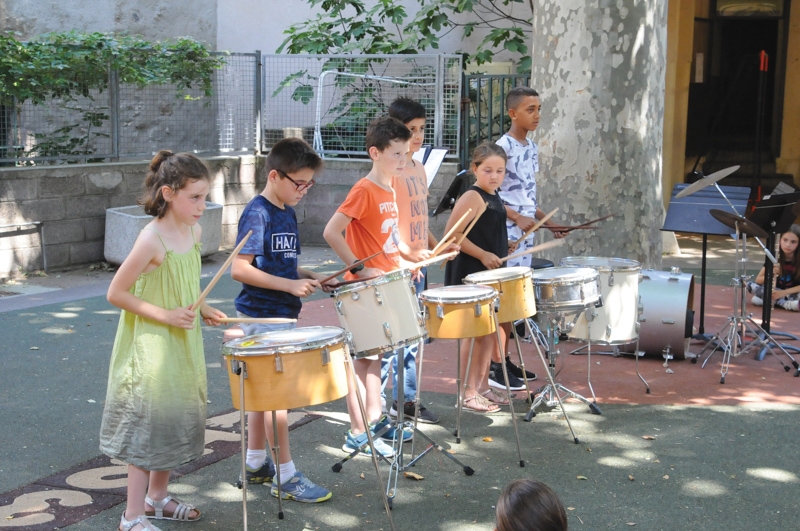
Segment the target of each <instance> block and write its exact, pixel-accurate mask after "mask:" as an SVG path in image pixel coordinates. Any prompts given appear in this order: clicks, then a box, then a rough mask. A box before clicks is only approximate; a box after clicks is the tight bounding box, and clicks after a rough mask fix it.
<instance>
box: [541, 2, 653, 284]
mask: <svg viewBox="0 0 800 531" xmlns="http://www.w3.org/2000/svg"><path fill="white" fill-rule="evenodd" d="M666 25H667V2H664V1H663V0H616V1H614V0H589V1H586V0H539V1H537V2H536V4H535V6H534V17H533V48H532V56H533V72H532V74H533V75H532V85H533V88H535V89H536V90H538V91H539V93H540V95H541V101H542V119H541V122H540V124H539V129H538V130H537V131H536V132H535V133H534V140H535V141H536V142H537V143H538V145H539V152H540V154H539V156H540V170H541V173H540V174H539V175H540V177H539V183H538V186H539V194H540V198H541V199H540V202H541V205H542V208H543V209H544V210H545V211H549V210H552V209H553V208H555V207H559V208H560V211H559V213H558V214H557V215H556V217H555V219H556V220H557V221H558V222H559V223H563V224H568V225H575V224H579V223H583V222H585V221H588V220H591V219H595V218H599V217H601V216H604V215H606V214H612V213H613V214H615V217H614V218H612V219H610V220H607V221H604V222H602V223H601V225H600V227H599V228H598V229H596V230H577V231H573V233H572V234H571V235H570V236H568V238H567V240H568V241H567V243H566V245H564V246H562V247H560V248H558V249H556V250H555V252H554V253H553V256H552V257H551V259H552V258H560V257H562V256H565V255H582V256H609V257H619V258H629V259H634V260H638V261H639V262H641V263H642V266H643V267H655V268H660V266H661V251H662V236H661V233H660V228H661V226H662V222H663V215H664V203H663V201H662V194H663V193H669V191H668V190H667V191H664V190H662V186H661V175H662V158H661V155H662V141H663V130H662V127H663V113H664V89H665V71H666V59H667V54H666V50H667V48H666Z"/></svg>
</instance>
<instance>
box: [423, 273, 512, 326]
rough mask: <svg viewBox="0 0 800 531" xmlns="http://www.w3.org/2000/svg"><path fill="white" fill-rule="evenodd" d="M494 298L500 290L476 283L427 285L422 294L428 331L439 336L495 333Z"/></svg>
mask: <svg viewBox="0 0 800 531" xmlns="http://www.w3.org/2000/svg"><path fill="white" fill-rule="evenodd" d="M495 299H497V290H495V289H494V288H491V287H489V286H481V285H477V284H466V285H457V286H445V287H442V288H433V289H426V290H425V291H423V292H422V293H421V294H420V296H419V300H420V302H421V303H422V305H423V306H424V308H425V311H424V320H425V324H426V326H427V328H428V335H429V336H430V337H433V338H437V339H438V338H441V339H466V338H472V337H481V336H485V335H488V334H492V333H494V331H495V330H496V327H495V324H494V317H493V316H492V311H493V308H492V304H493V303H494V301H495Z"/></svg>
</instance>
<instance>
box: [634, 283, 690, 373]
mask: <svg viewBox="0 0 800 531" xmlns="http://www.w3.org/2000/svg"><path fill="white" fill-rule="evenodd" d="M639 298H640V301H641V302H640V304H641V316H640V317H639V350H642V351H644V352H645V353H646V354H653V355H659V356H661V355H663V354H665V353H666V354H669V355H671V356H672V357H673V358H674V359H676V360H682V359H686V354H687V353H689V343H690V342H691V340H692V333H693V326H694V275H692V274H690V273H680V272H670V271H656V270H654V269H645V270H644V271H642V282H641V284H639Z"/></svg>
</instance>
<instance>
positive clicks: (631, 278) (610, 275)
mask: <svg viewBox="0 0 800 531" xmlns="http://www.w3.org/2000/svg"><path fill="white" fill-rule="evenodd" d="M560 264H561V265H562V266H570V267H591V268H592V269H594V270H596V271H597V272H598V273H599V274H600V293H601V295H602V297H603V306H602V307H600V308H594V309H592V313H593V314H594V316H593V320H592V322H591V333H590V331H589V328H590V327H589V324H590V323H589V322H588V320H587V319H586V313H582V314H581V315H580V317H579V318H578V320H577V322H576V323H575V325H574V326H573V327H572V331H571V332H570V334H569V335H570V337H573V338H576V339H583V340H585V341H591V342H593V343H604V344H607V345H621V344H624V343H630V342H631V341H635V340H636V338H637V337H638V336H639V333H638V331H637V329H636V323H637V321H638V307H639V277H640V275H639V273H640V272H641V270H642V266H641V265H640V264H639V262H637V261H636V260H626V259H625V258H599V257H594V256H587V257H581V256H568V257H566V258H562V259H561V262H560Z"/></svg>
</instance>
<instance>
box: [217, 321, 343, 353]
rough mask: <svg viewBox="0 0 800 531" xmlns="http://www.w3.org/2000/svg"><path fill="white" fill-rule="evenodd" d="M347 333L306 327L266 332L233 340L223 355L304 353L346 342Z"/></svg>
mask: <svg viewBox="0 0 800 531" xmlns="http://www.w3.org/2000/svg"><path fill="white" fill-rule="evenodd" d="M344 339H345V331H344V330H343V329H341V328H339V327H337V326H306V327H302V328H294V329H292V330H279V331H276V332H265V333H263V334H255V335H252V336H245V337H240V338H236V339H233V340H231V341H228V342H227V343H225V344H224V345H223V347H222V353H223V354H230V355H235V356H263V355H265V354H276V353H287V352H303V351H306V350H315V349H318V348H322V347H326V346H330V345H336V344H338V343H342V342H344Z"/></svg>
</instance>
